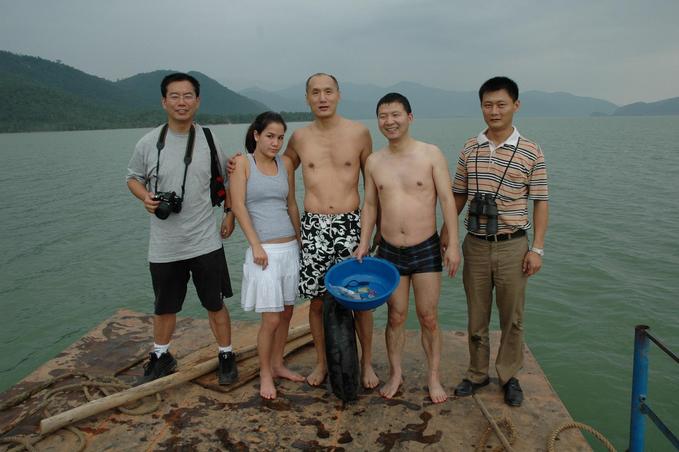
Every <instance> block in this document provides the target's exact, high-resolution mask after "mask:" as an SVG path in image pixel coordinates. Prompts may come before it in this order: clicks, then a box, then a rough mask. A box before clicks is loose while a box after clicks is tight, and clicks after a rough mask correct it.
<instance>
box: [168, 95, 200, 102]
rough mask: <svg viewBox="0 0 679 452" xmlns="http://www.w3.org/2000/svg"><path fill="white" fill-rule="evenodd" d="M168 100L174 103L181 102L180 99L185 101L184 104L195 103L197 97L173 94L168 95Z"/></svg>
mask: <svg viewBox="0 0 679 452" xmlns="http://www.w3.org/2000/svg"><path fill="white" fill-rule="evenodd" d="M167 98H168V99H169V100H171V101H172V102H179V100H180V99H181V100H183V101H184V102H193V101H194V100H196V95H195V94H193V93H184V94H179V93H171V94H168V95H167Z"/></svg>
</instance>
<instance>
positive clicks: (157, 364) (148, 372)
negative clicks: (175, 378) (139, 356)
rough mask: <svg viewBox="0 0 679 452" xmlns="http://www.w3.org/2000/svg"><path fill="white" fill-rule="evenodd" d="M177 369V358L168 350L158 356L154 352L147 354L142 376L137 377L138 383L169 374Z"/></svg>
mask: <svg viewBox="0 0 679 452" xmlns="http://www.w3.org/2000/svg"><path fill="white" fill-rule="evenodd" d="M176 369H177V360H176V359H174V356H172V355H171V354H170V352H165V353H163V354H162V355H160V358H158V356H157V355H156V353H155V352H151V353H150V354H149V361H148V362H147V363H146V364H144V376H143V377H141V378H140V379H139V384H143V383H148V382H149V381H153V380H155V379H156V378H160V377H165V376H167V375H170V374H171V373H172V372H174V371H175V370H176Z"/></svg>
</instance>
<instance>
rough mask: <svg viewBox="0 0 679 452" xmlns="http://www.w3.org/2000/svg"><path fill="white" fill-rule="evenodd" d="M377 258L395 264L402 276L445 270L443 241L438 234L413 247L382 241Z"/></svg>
mask: <svg viewBox="0 0 679 452" xmlns="http://www.w3.org/2000/svg"><path fill="white" fill-rule="evenodd" d="M377 256H378V257H381V258H383V259H386V260H388V261H389V262H391V263H392V264H394V265H395V266H396V268H397V269H398V272H399V274H400V275H401V276H409V275H412V274H413V273H434V272H440V271H442V270H443V260H442V259H441V240H440V239H439V235H438V233H436V232H435V233H434V235H432V236H431V237H429V238H428V239H427V240H425V241H424V242H422V243H419V244H417V245H413V246H394V245H391V244H389V243H387V242H385V241H384V239H382V241H381V242H380V247H379V248H378V249H377Z"/></svg>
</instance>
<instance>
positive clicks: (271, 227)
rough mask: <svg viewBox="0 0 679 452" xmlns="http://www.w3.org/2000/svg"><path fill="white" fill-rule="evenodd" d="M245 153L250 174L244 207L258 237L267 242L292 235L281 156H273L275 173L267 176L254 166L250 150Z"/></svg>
mask: <svg viewBox="0 0 679 452" xmlns="http://www.w3.org/2000/svg"><path fill="white" fill-rule="evenodd" d="M247 157H248V162H249V163H250V177H248V184H247V192H246V196H245V207H247V209H248V213H249V214H250V219H251V220H252V224H253V226H254V227H255V232H257V236H258V237H259V240H260V241H262V242H268V241H269V240H274V239H280V238H283V237H293V236H294V235H295V229H294V228H293V227H292V221H290V215H289V214H288V171H287V170H286V168H285V165H284V164H283V162H282V161H281V158H280V157H279V156H276V164H277V165H278V173H277V174H276V175H275V176H267V175H266V174H263V173H262V172H260V171H259V169H257V164H255V159H254V158H253V157H252V154H247Z"/></svg>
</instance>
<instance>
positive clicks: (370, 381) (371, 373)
mask: <svg viewBox="0 0 679 452" xmlns="http://www.w3.org/2000/svg"><path fill="white" fill-rule="evenodd" d="M361 375H362V382H363V387H364V388H366V389H373V388H376V387H377V385H378V384H380V379H379V378H377V374H376V373H375V370H374V369H373V366H372V365H371V364H368V365H367V366H363V368H362V369H361Z"/></svg>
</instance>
